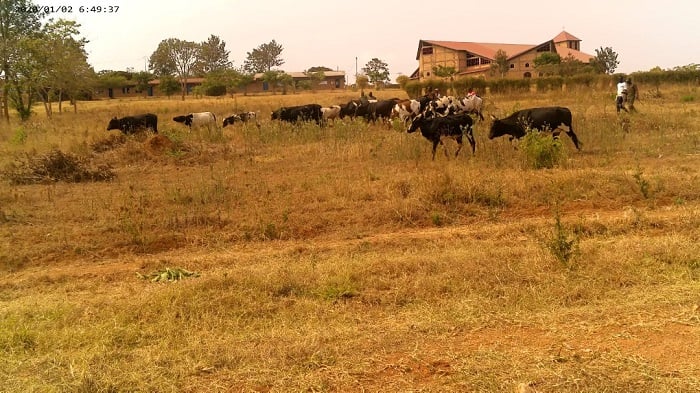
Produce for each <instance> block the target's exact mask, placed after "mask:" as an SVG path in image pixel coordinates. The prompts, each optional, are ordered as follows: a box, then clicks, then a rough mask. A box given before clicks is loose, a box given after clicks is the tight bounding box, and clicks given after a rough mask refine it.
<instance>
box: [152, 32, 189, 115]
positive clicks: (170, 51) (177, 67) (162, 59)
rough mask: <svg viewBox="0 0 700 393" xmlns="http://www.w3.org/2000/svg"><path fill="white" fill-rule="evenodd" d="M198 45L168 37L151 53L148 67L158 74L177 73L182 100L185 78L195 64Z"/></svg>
mask: <svg viewBox="0 0 700 393" xmlns="http://www.w3.org/2000/svg"><path fill="white" fill-rule="evenodd" d="M199 49H200V46H199V45H198V44H197V43H196V42H192V41H183V40H180V39H177V38H168V39H166V40H163V41H161V42H160V44H158V48H156V50H155V51H154V52H153V54H151V57H150V59H149V68H150V69H151V70H152V71H153V72H154V73H155V74H156V75H158V76H161V77H162V76H166V75H173V74H174V75H177V77H178V79H180V83H181V88H182V100H183V101H184V100H185V93H186V89H187V78H189V77H190V75H192V71H193V69H194V67H195V65H196V64H197V60H198V58H197V55H198V54H199Z"/></svg>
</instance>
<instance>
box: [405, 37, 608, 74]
mask: <svg viewBox="0 0 700 393" xmlns="http://www.w3.org/2000/svg"><path fill="white" fill-rule="evenodd" d="M580 44H581V40H580V39H578V38H576V37H574V36H573V35H571V34H569V33H567V32H566V31H562V32H561V33H559V34H558V35H557V36H556V37H554V38H553V39H551V40H547V41H545V42H542V43H539V44H535V45H532V44H493V43H482V42H456V41H433V40H420V41H419V42H418V53H417V54H416V60H418V69H417V70H416V71H414V73H413V74H412V75H411V78H412V79H419V80H423V79H427V78H431V77H434V76H435V75H433V73H434V71H433V69H434V68H436V67H438V66H443V67H454V69H455V70H456V71H457V75H458V76H473V77H488V75H489V71H490V69H491V63H493V62H494V61H495V57H496V53H497V52H498V51H499V50H503V51H504V52H505V53H506V54H507V56H508V62H509V64H510V69H509V70H508V72H507V73H506V75H505V77H506V78H511V79H515V78H536V77H540V76H543V75H541V73H540V72H539V71H537V70H535V68H534V60H535V58H536V57H537V56H539V55H540V54H542V53H543V52H552V53H557V54H559V56H560V57H561V58H562V60H563V59H565V58H566V57H568V56H569V55H571V56H573V58H574V59H576V60H579V61H581V62H583V63H586V64H587V63H589V62H590V60H591V58H593V57H595V56H593V55H589V54H587V53H583V52H581V50H580V48H581V46H580Z"/></svg>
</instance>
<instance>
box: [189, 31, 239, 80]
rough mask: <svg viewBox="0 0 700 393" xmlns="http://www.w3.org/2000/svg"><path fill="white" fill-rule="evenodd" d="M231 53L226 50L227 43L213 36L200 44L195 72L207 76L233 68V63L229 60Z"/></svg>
mask: <svg viewBox="0 0 700 393" xmlns="http://www.w3.org/2000/svg"><path fill="white" fill-rule="evenodd" d="M230 53H231V52H229V51H227V50H226V42H224V41H222V40H221V39H220V38H219V37H218V36H215V35H213V34H212V35H211V36H209V39H208V40H207V41H204V42H202V43H200V44H199V53H198V54H197V65H196V70H195V72H196V73H197V74H200V75H206V74H208V73H210V72H213V71H220V70H225V69H228V68H231V62H230V61H229V59H228V57H229V54H230Z"/></svg>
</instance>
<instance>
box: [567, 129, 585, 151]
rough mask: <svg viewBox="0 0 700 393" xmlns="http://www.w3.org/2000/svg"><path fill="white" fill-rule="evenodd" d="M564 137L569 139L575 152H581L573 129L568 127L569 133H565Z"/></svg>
mask: <svg viewBox="0 0 700 393" xmlns="http://www.w3.org/2000/svg"><path fill="white" fill-rule="evenodd" d="M566 135H568V136H569V138H571V141H572V142H574V146H576V150H581V146H580V145H579V142H578V137H577V136H576V134H575V133H574V129H573V128H571V126H569V131H566Z"/></svg>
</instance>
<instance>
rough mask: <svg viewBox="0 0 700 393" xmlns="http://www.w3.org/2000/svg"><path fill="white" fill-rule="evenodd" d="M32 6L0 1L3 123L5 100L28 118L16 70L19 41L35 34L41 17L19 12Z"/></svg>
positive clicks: (25, 1) (6, 116)
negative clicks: (9, 101) (3, 80)
mask: <svg viewBox="0 0 700 393" xmlns="http://www.w3.org/2000/svg"><path fill="white" fill-rule="evenodd" d="M33 6H34V4H33V2H32V1H31V0H2V1H0V73H1V74H3V75H4V78H5V83H3V86H2V90H3V91H2V116H3V118H4V119H5V121H6V122H9V121H10V112H9V105H8V99H11V100H12V101H13V104H14V106H15V107H16V108H17V107H19V108H18V109H19V112H20V116H23V114H26V116H28V115H29V113H30V109H31V106H27V105H26V103H25V102H24V99H23V97H24V94H25V93H26V91H25V90H24V89H25V88H26V86H24V83H22V81H20V78H21V74H20V73H18V72H17V67H18V64H19V63H20V62H21V61H22V58H23V56H22V53H21V47H22V46H24V45H25V43H23V41H24V40H25V39H27V38H28V37H32V36H34V35H35V34H37V33H38V32H39V29H40V27H41V24H40V19H41V16H42V15H41V14H38V13H33V12H22V9H28V8H31V7H33Z"/></svg>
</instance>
